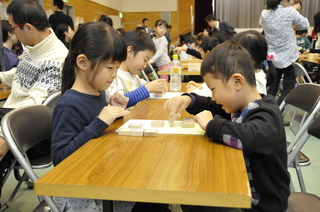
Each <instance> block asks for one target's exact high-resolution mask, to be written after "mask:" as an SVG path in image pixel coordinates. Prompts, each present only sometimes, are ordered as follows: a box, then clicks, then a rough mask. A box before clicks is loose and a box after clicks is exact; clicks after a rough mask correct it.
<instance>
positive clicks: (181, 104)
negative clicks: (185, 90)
mask: <svg viewBox="0 0 320 212" xmlns="http://www.w3.org/2000/svg"><path fill="white" fill-rule="evenodd" d="M191 102H192V99H191V97H190V96H176V97H173V98H171V99H169V100H167V101H166V103H165V104H164V108H166V109H167V110H168V112H169V118H170V117H171V116H172V115H173V114H175V113H177V114H178V115H179V116H180V112H181V111H183V110H185V109H186V108H187V107H188V106H189V105H190V104H191Z"/></svg>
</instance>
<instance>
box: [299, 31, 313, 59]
mask: <svg viewBox="0 0 320 212" xmlns="http://www.w3.org/2000/svg"><path fill="white" fill-rule="evenodd" d="M307 33H308V30H307V29H304V30H297V31H296V38H297V45H298V50H299V52H300V54H308V53H309V52H310V49H311V43H310V41H309V39H308V38H307V37H306V35H307Z"/></svg>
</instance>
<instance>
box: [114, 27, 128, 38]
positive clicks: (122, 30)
mask: <svg viewBox="0 0 320 212" xmlns="http://www.w3.org/2000/svg"><path fill="white" fill-rule="evenodd" d="M116 31H117V32H118V33H119V34H120V35H121V36H123V35H124V33H125V32H126V31H124V29H123V28H118V29H116Z"/></svg>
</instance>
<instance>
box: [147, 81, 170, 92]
mask: <svg viewBox="0 0 320 212" xmlns="http://www.w3.org/2000/svg"><path fill="white" fill-rule="evenodd" d="M145 86H146V88H147V89H148V91H149V93H162V92H166V91H167V90H168V86H167V82H166V80H165V79H158V80H153V81H151V82H148V83H147V84H145Z"/></svg>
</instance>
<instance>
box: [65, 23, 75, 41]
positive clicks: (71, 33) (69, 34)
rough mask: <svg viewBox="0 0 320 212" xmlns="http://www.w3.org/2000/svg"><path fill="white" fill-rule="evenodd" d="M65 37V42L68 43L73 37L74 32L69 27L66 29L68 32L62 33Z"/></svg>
mask: <svg viewBox="0 0 320 212" xmlns="http://www.w3.org/2000/svg"><path fill="white" fill-rule="evenodd" d="M64 34H65V36H66V41H67V42H70V41H71V40H72V38H73V36H74V31H73V30H72V29H71V27H68V32H64Z"/></svg>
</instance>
